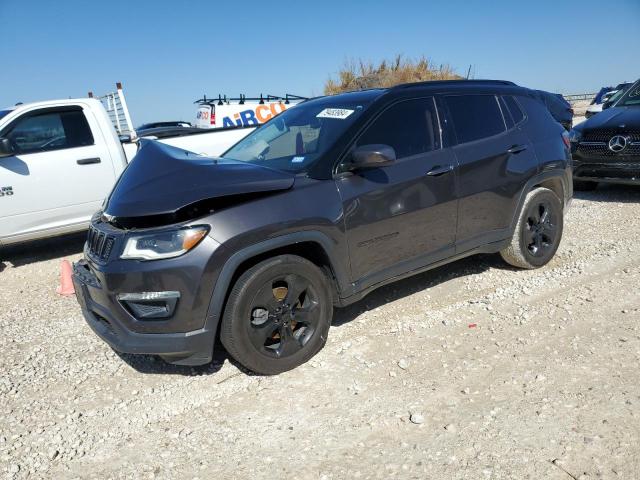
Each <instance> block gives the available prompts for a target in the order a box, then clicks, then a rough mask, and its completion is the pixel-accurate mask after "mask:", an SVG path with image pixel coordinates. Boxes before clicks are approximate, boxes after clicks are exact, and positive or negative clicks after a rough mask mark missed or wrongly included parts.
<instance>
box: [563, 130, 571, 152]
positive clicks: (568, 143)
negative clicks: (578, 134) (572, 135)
mask: <svg viewBox="0 0 640 480" xmlns="http://www.w3.org/2000/svg"><path fill="white" fill-rule="evenodd" d="M562 141H563V142H564V146H565V147H567V148H568V149H571V141H570V140H569V134H568V133H567V132H566V131H564V132H562Z"/></svg>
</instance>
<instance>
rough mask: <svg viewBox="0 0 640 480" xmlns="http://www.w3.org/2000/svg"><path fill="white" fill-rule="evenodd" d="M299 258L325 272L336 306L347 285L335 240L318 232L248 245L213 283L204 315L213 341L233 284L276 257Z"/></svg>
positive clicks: (345, 274)
mask: <svg viewBox="0 0 640 480" xmlns="http://www.w3.org/2000/svg"><path fill="white" fill-rule="evenodd" d="M285 254H286V255H298V256H300V257H302V258H305V259H307V260H309V261H310V262H312V263H314V264H315V265H317V266H318V267H320V268H321V269H323V270H324V271H325V273H326V274H327V277H328V279H329V282H330V284H331V290H332V295H333V301H334V304H336V303H337V301H338V298H339V296H340V292H341V291H343V290H344V288H345V287H346V286H347V285H348V283H349V276H348V271H347V266H346V264H345V261H344V259H342V260H341V259H340V258H339V255H338V253H337V252H336V244H335V241H333V240H331V239H330V238H329V237H328V236H326V235H325V234H323V233H321V232H317V231H304V232H296V233H292V234H288V235H282V236H278V237H275V238H270V239H268V240H264V241H262V242H259V243H256V244H252V245H249V246H247V247H245V248H243V249H242V250H239V251H238V252H236V253H234V254H233V255H231V257H229V259H228V260H227V262H226V263H225V265H224V266H223V268H222V270H221V272H220V275H219V276H218V279H217V281H216V284H215V287H214V290H213V295H212V296H211V300H210V303H209V309H208V313H207V327H208V328H209V329H211V330H215V331H216V338H217V335H218V329H219V325H220V319H221V317H222V312H223V309H224V307H225V305H226V302H227V298H228V296H229V292H230V291H231V289H232V287H233V284H234V283H235V281H236V280H237V279H238V277H240V275H242V273H244V272H245V271H247V270H248V269H249V268H251V267H252V266H254V265H256V264H258V263H259V262H261V261H263V260H265V259H267V258H272V257H274V256H277V255H285Z"/></svg>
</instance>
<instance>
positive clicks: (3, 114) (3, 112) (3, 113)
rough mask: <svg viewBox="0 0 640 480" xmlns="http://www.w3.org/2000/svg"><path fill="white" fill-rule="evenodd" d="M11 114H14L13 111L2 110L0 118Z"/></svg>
mask: <svg viewBox="0 0 640 480" xmlns="http://www.w3.org/2000/svg"><path fill="white" fill-rule="evenodd" d="M11 112H13V110H0V118H2V117H4V116H5V115H8V114H10V113H11Z"/></svg>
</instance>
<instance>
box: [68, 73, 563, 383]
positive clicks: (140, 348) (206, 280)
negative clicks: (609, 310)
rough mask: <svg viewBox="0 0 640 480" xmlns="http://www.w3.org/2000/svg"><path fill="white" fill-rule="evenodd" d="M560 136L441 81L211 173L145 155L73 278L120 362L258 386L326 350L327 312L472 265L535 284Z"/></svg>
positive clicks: (495, 89)
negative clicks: (220, 357)
mask: <svg viewBox="0 0 640 480" xmlns="http://www.w3.org/2000/svg"><path fill="white" fill-rule="evenodd" d="M571 175H572V172H571V162H570V152H569V140H568V135H567V133H566V132H565V131H564V129H563V128H562V126H561V125H560V124H559V123H557V122H556V121H554V119H553V118H552V117H551V115H550V113H549V111H548V110H547V109H546V108H545V106H544V105H543V104H542V103H541V102H539V101H537V100H536V99H535V98H534V96H533V94H532V92H531V91H530V90H528V89H525V88H521V87H519V86H517V85H515V84H513V83H511V82H505V81H488V80H486V81H480V80H476V81H439V82H426V83H414V84H407V85H400V86H395V87H392V88H388V89H371V90H364V91H359V92H352V93H344V94H340V95H335V96H327V97H320V98H315V99H312V100H308V101H305V102H303V103H301V104H299V105H297V106H295V107H292V108H290V109H288V110H286V111H285V112H283V113H281V114H280V115H278V116H277V117H275V118H274V119H272V120H270V121H269V122H268V123H266V124H264V125H262V126H261V127H259V128H258V129H256V130H255V131H254V132H252V133H251V134H250V135H248V136H247V137H246V138H244V139H243V140H241V141H240V142H239V143H237V144H236V145H235V146H233V147H232V148H230V149H229V150H228V151H227V152H226V153H224V154H223V155H222V156H221V157H219V158H208V157H203V156H199V155H196V154H194V153H191V152H187V151H184V150H181V149H178V148H174V147H170V146H168V145H164V144H161V143H158V142H154V141H144V142H143V144H142V146H141V148H140V151H139V153H138V154H137V156H136V157H135V159H134V160H133V162H132V163H131V164H130V165H129V166H128V168H127V169H126V170H125V172H124V173H123V174H122V176H121V177H120V179H119V181H118V182H117V184H116V185H115V187H114V188H113V191H112V192H111V194H110V195H109V197H108V198H107V200H106V201H105V204H104V207H103V211H100V212H98V213H97V214H96V215H95V216H94V218H93V220H92V224H91V228H90V231H89V234H88V239H87V242H86V245H85V250H84V258H83V259H82V260H80V261H79V262H78V263H76V264H75V265H74V277H73V278H74V283H75V287H76V292H77V297H78V301H79V303H80V305H81V307H82V311H83V314H84V316H85V318H86V320H87V322H88V324H89V325H90V327H91V328H92V329H93V330H94V331H95V333H96V334H97V335H99V336H100V337H101V338H102V339H103V340H104V341H106V342H107V343H108V344H109V345H110V346H111V347H112V348H114V349H115V350H117V351H120V352H127V353H133V354H157V355H160V356H161V357H162V358H164V359H165V360H166V361H168V362H171V363H176V364H183V365H200V364H205V363H208V362H210V361H211V358H212V353H213V348H214V345H215V344H216V340H217V339H220V341H221V342H222V345H223V346H224V347H225V348H226V350H227V351H228V353H229V354H230V355H231V356H232V357H233V358H234V359H236V360H237V361H238V362H239V363H241V364H242V365H244V366H245V367H246V368H248V369H250V370H252V371H255V372H257V373H260V374H277V373H279V372H283V371H286V370H289V369H292V368H294V367H296V366H298V365H300V364H302V363H304V362H306V361H307V360H309V359H310V358H311V357H312V356H313V355H315V354H316V353H317V352H318V351H319V350H320V349H321V348H322V347H323V345H324V344H325V342H326V341H327V335H328V333H329V327H330V325H331V319H332V315H333V310H334V307H341V306H344V305H347V304H350V303H353V302H356V301H358V300H359V299H361V298H362V297H363V296H365V295H366V294H367V293H368V292H370V291H372V290H373V289H375V288H378V287H380V286H381V285H385V284H387V283H390V282H393V281H396V280H398V279H401V278H405V277H407V276H410V275H414V274H417V273H420V272H423V271H425V270H427V269H430V268H433V267H436V266H439V265H442V264H444V263H448V262H452V261H454V260H456V259H460V258H463V257H466V256H469V255H473V254H476V253H500V255H502V258H504V260H505V261H506V262H508V263H509V264H511V265H514V266H516V267H520V268H537V267H541V266H543V265H545V264H546V263H547V262H549V261H550V260H551V259H552V257H553V256H554V254H555V252H556V250H557V248H558V245H559V243H560V239H561V237H562V229H563V216H564V210H565V207H566V206H567V205H568V202H569V200H570V198H571V196H572V191H573V190H572V183H571Z"/></svg>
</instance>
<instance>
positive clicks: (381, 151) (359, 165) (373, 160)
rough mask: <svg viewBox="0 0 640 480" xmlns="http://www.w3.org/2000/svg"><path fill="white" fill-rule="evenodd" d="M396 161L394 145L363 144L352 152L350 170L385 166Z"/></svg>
mask: <svg viewBox="0 0 640 480" xmlns="http://www.w3.org/2000/svg"><path fill="white" fill-rule="evenodd" d="M395 161H396V151H395V150H394V149H393V147H390V146H389V145H383V144H370V145H361V146H359V147H357V148H356V149H355V150H353V152H351V165H349V166H350V170H359V169H363V168H378V167H385V166H387V165H390V164H392V163H393V162H395Z"/></svg>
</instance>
